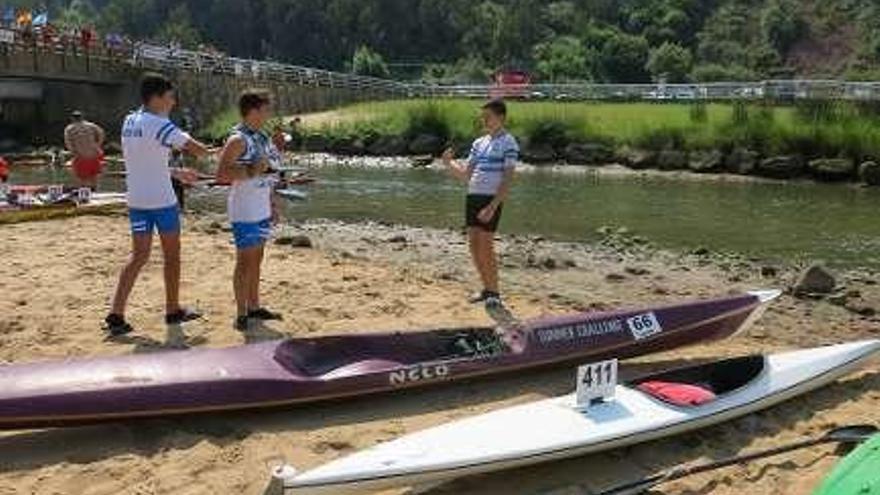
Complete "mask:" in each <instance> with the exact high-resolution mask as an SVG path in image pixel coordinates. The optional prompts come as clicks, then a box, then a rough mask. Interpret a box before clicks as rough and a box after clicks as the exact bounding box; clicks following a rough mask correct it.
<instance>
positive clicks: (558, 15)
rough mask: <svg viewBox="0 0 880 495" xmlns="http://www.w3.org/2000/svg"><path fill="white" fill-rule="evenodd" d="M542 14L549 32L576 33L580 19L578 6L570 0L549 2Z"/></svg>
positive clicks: (555, 33) (557, 33)
mask: <svg viewBox="0 0 880 495" xmlns="http://www.w3.org/2000/svg"><path fill="white" fill-rule="evenodd" d="M541 14H542V17H543V21H544V23H545V24H546V25H547V28H548V30H549V31H550V33H549V34H551V35H557V36H558V35H570V34H572V33H574V31H575V28H576V27H577V23H578V20H579V19H578V11H577V6H576V5H575V4H574V2H571V1H569V0H563V1H561V2H552V3H548V4H547V5H546V6H545V7H544V9H543V10H542V11H541Z"/></svg>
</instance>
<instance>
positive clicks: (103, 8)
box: [19, 0, 880, 82]
mask: <svg viewBox="0 0 880 495" xmlns="http://www.w3.org/2000/svg"><path fill="white" fill-rule="evenodd" d="M19 3H20V4H22V5H26V4H29V3H30V4H42V3H43V2H42V1H39V2H38V1H34V0H32V1H20V2H19ZM49 5H50V9H51V11H52V17H53V19H55V20H56V21H57V22H62V23H63V22H68V23H86V22H93V23H94V24H95V25H97V26H98V27H99V28H101V29H102V30H105V31H106V30H114V31H123V32H126V33H129V34H131V35H133V36H136V37H139V38H152V39H156V40H166V41H167V40H177V41H179V42H181V43H182V44H184V45H186V46H190V47H197V46H198V45H200V44H203V43H204V44H210V45H213V46H215V47H217V48H219V49H221V50H223V51H226V52H228V53H230V54H233V55H239V56H246V57H255V58H261V59H273V60H279V61H286V62H292V63H298V64H303V65H310V66H316V67H323V68H328V69H335V70H353V71H356V72H359V73H366V74H372V75H378V76H389V75H390V76H392V77H401V78H408V79H427V80H442V81H449V82H451V81H458V82H485V81H486V78H487V75H488V74H489V73H490V72H491V71H493V70H494V69H498V68H502V67H508V68H517V69H524V70H528V71H529V72H531V73H532V74H534V75H536V78H537V79H538V80H541V81H545V82H564V81H579V80H592V81H603V82H647V81H651V80H653V79H656V78H657V77H659V76H661V75H664V76H665V77H666V78H667V80H669V81H686V80H699V81H712V80H732V79H735V80H745V79H763V78H773V77H779V78H787V77H796V76H803V77H847V78H851V79H865V78H868V79H871V78H873V76H874V72H875V70H876V69H877V68H878V67H880V29H877V28H878V27H880V11H878V9H880V4H878V3H877V2H875V1H874V0H807V1H798V0H562V1H543V0H495V1H483V2H479V1H476V2H475V1H473V0H241V1H235V2H232V1H228V0H184V1H179V0H173V1H172V0H91V1H90V0H72V1H66V0H54V1H52V2H50V3H49Z"/></svg>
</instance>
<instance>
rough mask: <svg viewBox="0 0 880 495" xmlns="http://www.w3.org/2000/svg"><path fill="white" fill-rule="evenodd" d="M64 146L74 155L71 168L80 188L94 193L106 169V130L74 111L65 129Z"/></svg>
mask: <svg viewBox="0 0 880 495" xmlns="http://www.w3.org/2000/svg"><path fill="white" fill-rule="evenodd" d="M64 146H65V147H66V148H67V150H68V151H70V152H71V153H72V154H73V160H72V162H71V168H72V169H73V175H74V176H76V179H77V181H78V182H79V186H80V187H88V188H90V189H91V190H93V191H94V190H95V189H96V188H97V186H98V176H99V175H101V171H102V170H103V169H104V149H103V147H104V129H101V126H99V125H98V124H95V123H93V122H89V121H88V120H86V119H85V118H83V114H82V112H80V111H79V110H74V111H73V112H71V113H70V124H68V126H67V127H65V128H64Z"/></svg>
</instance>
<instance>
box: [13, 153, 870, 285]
mask: <svg viewBox="0 0 880 495" xmlns="http://www.w3.org/2000/svg"><path fill="white" fill-rule="evenodd" d="M19 171H20V172H21V173H17V174H16V176H15V179H16V180H15V181H16V182H36V181H40V182H45V181H62V180H64V179H65V178H66V172H63V171H54V172H53V171H51V170H50V169H29V170H24V169H19ZM314 175H316V176H317V177H318V179H319V182H318V183H316V184H314V185H313V186H309V187H306V188H304V190H307V191H308V192H309V193H310V198H309V200H308V201H306V202H294V203H288V205H287V206H286V214H287V216H288V217H289V218H293V219H296V220H307V219H309V218H331V219H341V220H350V221H351V220H363V219H371V220H380V221H385V222H395V223H404V224H409V225H418V226H429V227H442V228H455V227H458V226H460V225H461V224H462V223H463V218H462V210H463V198H464V187H463V186H462V185H461V184H459V183H457V182H456V181H454V180H452V179H451V178H449V177H448V176H447V175H445V174H443V173H442V172H439V171H437V170H432V169H408V168H381V169H376V168H358V167H345V166H339V167H324V168H321V169H319V170H317V171H315V173H314ZM106 185H107V186H109V187H110V188H118V187H121V183H120V181H119V179H115V180H113V179H110V180H108V181H107V183H106ZM223 197H224V196H223V193H222V192H217V193H214V194H212V195H207V196H201V197H198V198H195V199H194V203H193V204H197V205H199V204H200V205H202V206H203V207H206V208H210V209H215V210H221V211H222V208H223V205H224V201H223ZM603 226H611V227H615V228H617V227H626V228H627V229H628V230H629V231H630V232H631V233H632V234H635V235H639V236H642V237H644V238H647V239H648V240H650V241H652V242H653V243H655V244H656V245H658V246H660V247H665V248H673V249H683V250H692V249H695V248H697V247H706V248H708V249H711V250H713V251H729V252H737V253H742V254H745V255H748V256H752V257H757V258H762V259H768V260H786V261H797V260H803V261H815V260H821V261H825V262H827V263H828V264H830V265H834V266H842V267H870V268H880V190H876V189H864V188H859V187H854V186H852V185H828V184H814V183H764V182H741V181H733V182H731V181H713V180H693V179H682V178H677V177H663V176H660V177H657V176H650V177H644V176H638V175H633V174H624V175H609V174H595V173H576V174H573V173H559V172H533V173H522V174H519V175H518V176H517V180H516V184H515V187H514V189H513V191H512V193H511V197H510V200H509V201H508V204H507V205H505V211H504V217H503V220H502V225H501V231H502V232H506V233H528V234H536V235H541V236H545V237H547V238H549V239H558V240H566V241H590V240H595V239H597V238H598V237H599V234H598V233H597V229H599V228H600V227H603Z"/></svg>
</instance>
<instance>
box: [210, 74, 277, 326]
mask: <svg viewBox="0 0 880 495" xmlns="http://www.w3.org/2000/svg"><path fill="white" fill-rule="evenodd" d="M238 106H239V111H240V113H241V118H242V121H241V123H240V124H238V125H236V126H235V127H234V128H233V129H232V132H231V133H230V135H229V138H228V139H227V141H226V144H225V146H224V147H223V151H221V152H220V165H219V168H218V171H217V176H218V178H219V179H220V180H221V181H228V182H230V183H231V187H230V190H229V199H228V203H227V207H228V212H229V221H230V223H231V224H232V234H233V240H234V242H235V249H236V255H235V272H234V275H233V289H234V292H235V303H236V311H237V314H236V318H235V322H234V327H235V328H236V329H237V330H239V331H242V332H243V331H247V330H248V329H249V325H250V321H251V320H280V319H281V318H282V317H281V315H280V314H278V313H275V312H272V311H270V310H268V309H266V308H265V307H263V306H262V305H261V304H260V268H261V265H262V262H263V253H264V247H265V244H266V241H267V240H268V239H269V236H270V234H271V232H272V219H273V217H275V216H276V215H275V205H274V204H273V202H272V201H273V198H272V191H273V189H274V187H275V185H276V183H277V181H278V178H277V176H276V175H275V174H274V173H273V169H277V168H278V166H279V165H280V155H279V152H278V150H277V149H275V146H274V145H273V144H272V140H271V138H270V137H269V136H268V135H267V134H266V132H265V131H264V127H265V125H266V122H267V121H268V119H269V118H270V117H271V102H270V98H269V94H268V93H267V92H265V91H262V90H247V91H245V92H243V93H242V95H241V98H240V99H239V104H238Z"/></svg>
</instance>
